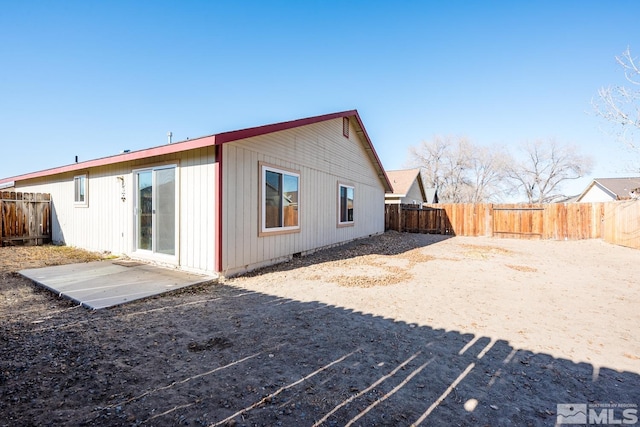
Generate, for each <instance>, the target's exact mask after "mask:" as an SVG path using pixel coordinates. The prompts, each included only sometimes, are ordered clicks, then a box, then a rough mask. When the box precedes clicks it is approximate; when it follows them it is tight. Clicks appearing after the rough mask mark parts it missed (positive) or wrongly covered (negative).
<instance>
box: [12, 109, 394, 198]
mask: <svg viewBox="0 0 640 427" xmlns="http://www.w3.org/2000/svg"><path fill="white" fill-rule="evenodd" d="M341 117H355V118H356V120H357V121H358V125H359V127H360V129H362V132H363V135H364V138H365V142H366V144H367V145H368V146H369V149H370V150H371V153H372V154H373V156H374V158H375V160H376V162H377V163H378V165H379V166H380V170H381V172H382V175H383V176H384V179H385V182H386V184H387V187H388V189H391V188H392V187H391V182H390V181H389V178H388V177H387V174H386V173H385V171H384V168H383V167H382V162H381V161H380V158H379V157H378V154H377V153H376V150H375V149H374V148H373V144H372V142H371V139H370V138H369V135H368V134H367V131H366V129H365V127H364V125H363V123H362V120H361V119H360V115H359V114H358V111H357V110H347V111H342V112H339V113H331V114H324V115H321V116H314V117H307V118H304V119H297V120H291V121H288V122H281V123H274V124H269V125H264V126H256V127H252V128H247V129H240V130H235V131H230V132H222V133H219V134H215V135H209V136H204V137H201V138H195V139H191V140H187V141H182V142H176V143H174V144H167V145H161V146H158V147H153V148H148V149H144V150H138V151H133V152H131V153H123V154H117V155H115V156H109V157H103V158H100V159H95V160H88V161H85V162H80V163H73V164H70V165H66V166H61V167H57V168H52V169H46V170H43V171H38V172H32V173H28V174H24V175H19V176H15V177H11V178H4V179H0V184H2V183H4V182H9V181H22V180H26V179H31V178H40V177H43V176H49V175H55V174H59V173H64V172H72V171H79V170H83V169H88V168H91V167H97V166H105V165H111V164H114V163H122V162H128V161H132V160H139V159H144V158H148V157H153V156H162V155H165V154H173V153H178V152H181V151H187V150H193V149H196V148H203V147H208V146H212V145H219V144H224V143H226V142H232V141H238V140H241V139H246V138H251V137H255V136H260V135H265V134H269V133H273V132H278V131H283V130H288V129H293V128H296V127H300V126H305V125H310V124H314V123H319V122H323V121H326V120H332V119H336V118H341Z"/></svg>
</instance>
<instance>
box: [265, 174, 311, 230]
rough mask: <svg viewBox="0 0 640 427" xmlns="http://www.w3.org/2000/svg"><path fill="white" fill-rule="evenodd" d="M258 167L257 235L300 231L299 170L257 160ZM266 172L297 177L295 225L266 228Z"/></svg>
mask: <svg viewBox="0 0 640 427" xmlns="http://www.w3.org/2000/svg"><path fill="white" fill-rule="evenodd" d="M259 167H260V183H259V185H260V191H259V194H260V200H259V203H260V204H259V206H260V215H259V217H260V227H259V232H258V236H272V235H274V234H284V233H297V232H299V231H300V191H301V180H300V172H298V171H294V170H291V169H286V168H282V167H280V166H274V165H270V164H267V163H262V162H259ZM267 172H274V173H278V174H281V175H283V177H284V175H289V176H293V177H295V178H297V180H298V221H297V224H298V225H295V226H288V227H285V226H284V225H283V226H280V227H269V228H267V226H266V225H267V206H266V204H267V197H266V191H265V185H266V182H267ZM283 197H284V193H283ZM282 206H283V211H284V203H283V205H282ZM282 218H283V221H284V212H283V215H282Z"/></svg>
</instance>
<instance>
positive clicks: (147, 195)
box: [136, 171, 153, 251]
mask: <svg viewBox="0 0 640 427" xmlns="http://www.w3.org/2000/svg"><path fill="white" fill-rule="evenodd" d="M137 182H138V188H137V193H138V194H137V196H138V209H137V218H136V219H137V221H136V222H137V223H138V235H137V239H136V240H137V242H138V244H137V248H138V249H144V250H147V251H150V250H152V249H153V177H152V173H151V171H144V172H138V174H137Z"/></svg>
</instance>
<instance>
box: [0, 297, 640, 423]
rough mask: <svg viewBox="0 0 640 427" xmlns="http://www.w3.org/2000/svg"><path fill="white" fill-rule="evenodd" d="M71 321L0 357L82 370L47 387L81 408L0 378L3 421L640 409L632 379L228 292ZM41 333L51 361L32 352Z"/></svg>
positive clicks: (528, 419) (475, 339)
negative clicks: (71, 363)
mask: <svg viewBox="0 0 640 427" xmlns="http://www.w3.org/2000/svg"><path fill="white" fill-rule="evenodd" d="M77 313H80V314H77V316H79V317H78V319H75V321H73V322H69V323H67V324H64V323H57V324H55V325H51V324H42V325H40V327H35V328H34V326H33V325H31V324H29V325H26V326H25V328H28V329H29V330H28V331H27V330H26V329H25V331H24V332H25V336H26V337H27V338H25V339H24V340H22V341H18V342H16V343H15V344H14V346H13V347H7V346H5V347H4V348H3V349H2V353H3V354H2V355H1V356H2V358H3V360H14V359H12V354H11V349H12V348H14V347H15V346H21V345H27V346H31V347H30V348H31V351H33V353H34V354H49V356H48V357H47V358H35V357H34V358H33V360H30V361H21V362H20V363H23V364H26V366H23V368H22V369H25V370H27V369H28V370H37V372H39V373H40V374H41V375H42V378H48V377H49V376H50V375H51V374H50V372H51V371H52V370H53V369H54V365H55V363H60V362H61V360H85V361H86V364H84V365H81V366H78V367H77V368H75V369H70V370H69V371H68V372H67V373H66V377H64V376H63V377H60V376H58V377H56V381H57V382H58V383H59V384H60V386H59V387H58V388H59V390H58V392H57V393H59V394H60V396H80V397H78V398H77V399H76V400H69V401H67V400H65V399H62V398H61V399H50V400H49V401H48V402H49V403H48V404H46V405H42V404H41V405H40V406H37V405H36V406H34V404H33V401H22V400H20V399H17V400H12V396H21V395H25V396H32V395H34V394H36V395H41V396H43V398H44V396H46V399H49V398H50V394H51V388H50V384H49V383H47V381H41V382H35V383H32V382H25V381H22V380H21V379H20V378H19V376H16V377H15V379H13V378H7V377H5V378H4V379H3V387H2V390H1V391H0V397H1V400H0V402H2V407H1V408H0V409H1V411H2V412H3V413H4V414H5V420H16V419H19V420H21V421H23V422H24V423H25V424H46V423H54V424H55V423H57V422H62V421H64V420H65V419H67V418H65V417H68V416H69V414H71V413H74V414H76V416H79V417H83V418H82V419H83V420H84V422H86V423H87V424H92V423H99V424H100V425H122V423H126V424H129V425H137V423H148V424H149V425H179V424H184V425H209V426H226V425H236V426H241V425H247V426H249V425H282V426H321V425H322V426H337V425H340V426H343V425H344V426H351V425H353V426H374V425H376V426H380V425H382V426H385V425H388V426H398V425H495V426H499V425H518V426H520V425H526V426H550V425H554V424H555V423H556V421H557V413H556V412H557V405H558V404H589V405H595V404H598V403H611V402H616V403H619V404H637V403H640V402H638V399H639V398H640V396H639V388H638V387H639V385H640V376H639V375H638V374H636V373H632V372H618V371H616V370H614V369H609V368H597V367H594V366H592V365H589V364H586V363H574V362H572V361H570V360H566V359H560V358H554V357H552V356H550V355H547V354H543V353H534V352H531V351H527V350H523V349H518V348H514V347H513V346H511V345H510V344H509V342H508V341H505V340H502V339H500V338H499V337H484V336H474V335H472V334H466V333H460V332H457V331H446V330H442V329H438V328H432V327H430V326H420V325H416V324H407V323H405V322H399V321H394V320H393V319H387V318H382V317H378V316H373V315H370V314H365V313H360V312H354V311H352V310H349V309H345V308H341V307H335V306H329V305H326V304H322V303H319V302H300V301H295V300H290V299H285V298H280V297H275V296H272V295H267V294H264V293H259V292H249V291H246V290H243V289H240V288H235V287H233V286H228V285H219V286H215V287H207V288H202V289H200V290H198V291H197V292H185V293H184V294H182V295H179V296H175V295H174V296H169V297H166V296H165V297H158V298H155V299H151V300H147V301H142V302H136V303H132V304H130V305H127V306H122V307H118V308H115V309H112V310H106V311H102V312H97V313H90V312H86V311H84V310H82V311H78V312H77ZM3 327H6V323H5V324H3ZM40 335H46V336H47V339H46V340H42V342H46V343H49V345H53V346H54V347H53V350H52V348H48V347H46V346H45V347H44V348H38V347H34V346H33V343H32V342H31V339H30V338H37V337H38V336H40ZM73 335H79V337H80V338H81V341H80V343H78V342H76V344H74V343H73V342H72V341H71V340H69V339H68V338H69V337H70V336H73ZM33 342H39V341H38V340H37V339H36V340H34V341H33ZM51 343H55V345H54V344H51ZM141 349H147V350H146V351H141ZM62 355H64V356H62ZM54 362H55V363H54ZM4 369H5V370H9V369H10V367H6V366H5V368H4ZM34 388H36V389H38V390H35V391H34V390H33V389H34ZM78 399H80V400H79V401H78ZM37 401H39V402H41V401H40V400H37ZM8 402H11V404H8ZM54 405H55V410H53V406H54ZM34 408H36V409H34ZM37 408H41V409H40V410H39V411H38V409H37ZM34 411H35V412H34ZM598 414H599V416H601V412H600V411H599V412H598ZM614 415H615V416H616V417H618V418H619V419H621V417H622V412H621V411H619V410H618V409H616V410H615V414H614ZM604 416H605V417H606V416H608V414H607V413H605V414H604ZM7 422H9V421H7Z"/></svg>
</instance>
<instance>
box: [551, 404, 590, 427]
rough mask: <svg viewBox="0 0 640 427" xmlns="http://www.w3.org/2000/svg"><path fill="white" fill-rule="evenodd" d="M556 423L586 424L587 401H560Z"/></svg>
mask: <svg viewBox="0 0 640 427" xmlns="http://www.w3.org/2000/svg"><path fill="white" fill-rule="evenodd" d="M556 414H558V417H557V418H556V424H586V423H587V404H586V403H558V406H557V408H556Z"/></svg>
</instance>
